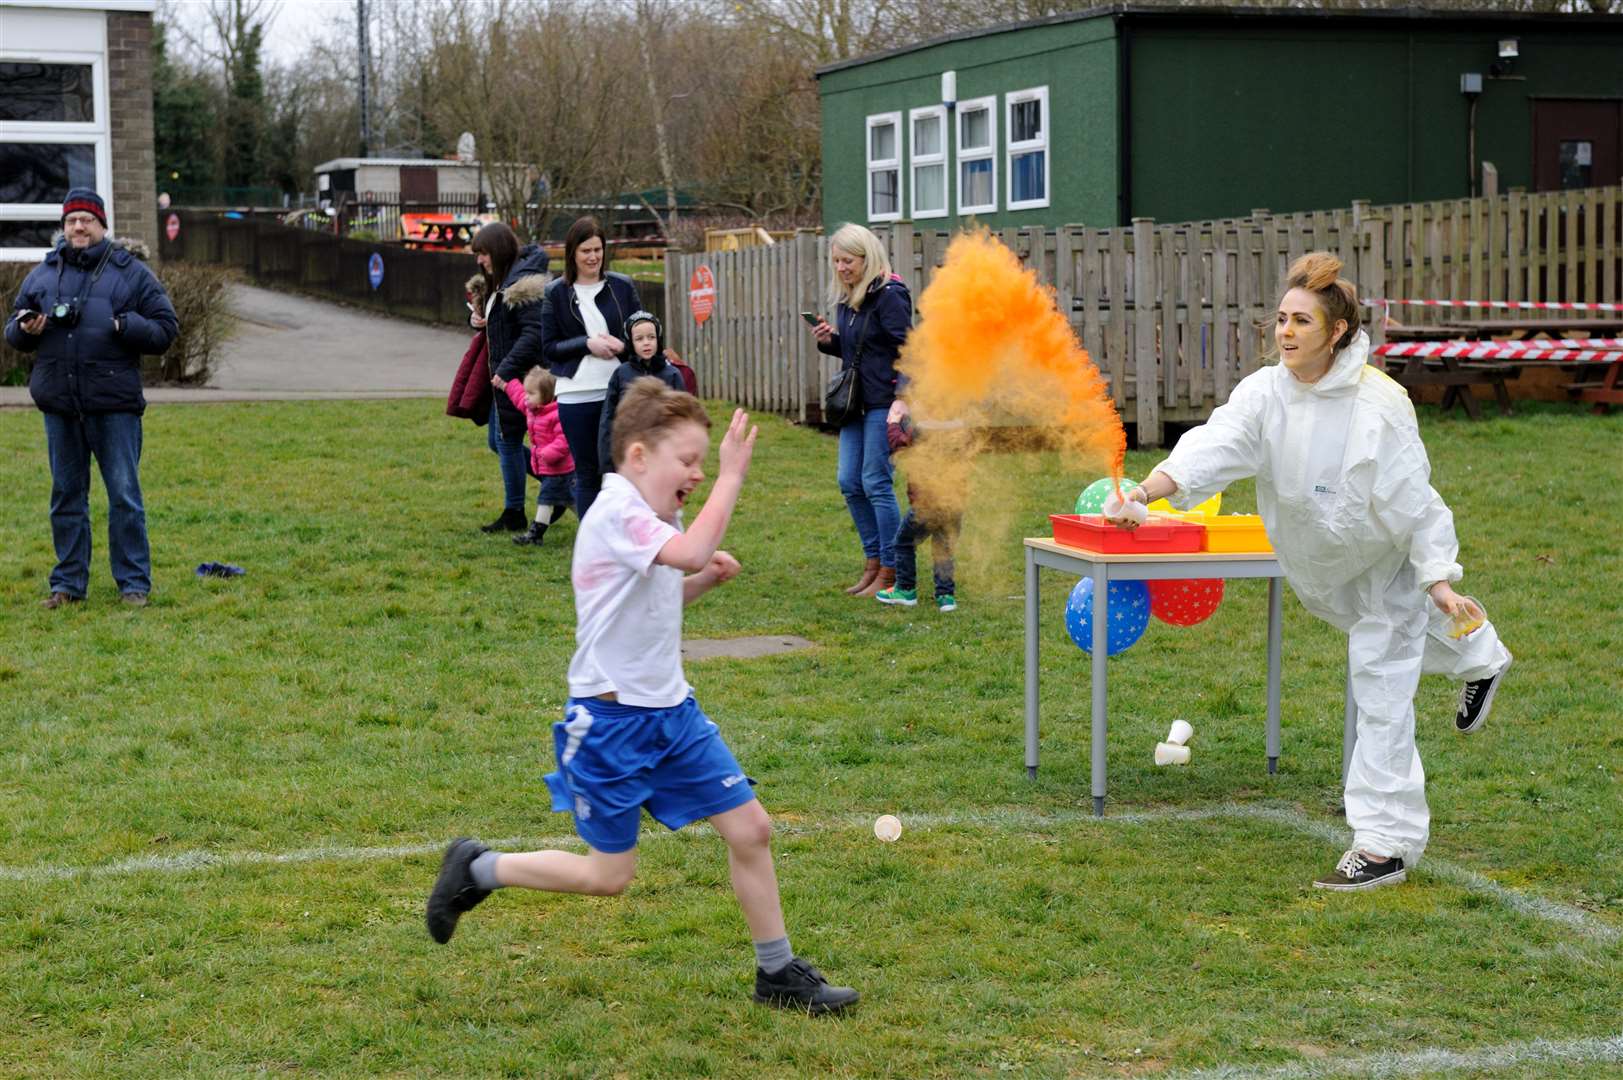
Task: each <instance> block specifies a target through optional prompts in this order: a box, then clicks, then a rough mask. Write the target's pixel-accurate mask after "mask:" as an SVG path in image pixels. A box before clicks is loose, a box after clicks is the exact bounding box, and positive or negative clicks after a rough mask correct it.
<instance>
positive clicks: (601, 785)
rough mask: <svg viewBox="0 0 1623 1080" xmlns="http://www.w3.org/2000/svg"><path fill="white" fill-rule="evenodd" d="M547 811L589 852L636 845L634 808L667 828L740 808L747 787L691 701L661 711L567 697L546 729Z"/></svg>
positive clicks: (716, 733)
mask: <svg viewBox="0 0 1623 1080" xmlns="http://www.w3.org/2000/svg"><path fill="white" fill-rule="evenodd" d="M552 740H553V749H554V751H555V752H556V754H557V756H558V771H557V772H555V773H549V774H548V776H547V787H548V788H550V789H551V790H552V808H553V810H555V811H558V812H560V813H562V812H563V811H566V810H567V811H569V812H571V813H573V814H574V815H575V831H576V832H577V833H579V834H580V838H581V839H582V840H584V841H586V842H587V843H588V844H590V845H591V846H592V847H593V848H594V849H595V850H597V851H602V852H607V853H609V854H613V853H615V852H621V851H630V850H631V849H632V848H634V847H636V846H637V829H638V826H639V825H640V824H641V818H642V808H643V807H644V806H646V807H648V812H649V813H650V814H652V815H653V816H654V819H655V820H656V821H658V822H659V823H660V824H661V825H664V826H665V827H666V828H667V829H673V830H674V829H680V828H681V827H682V826H684V825H686V824H688V823H689V822H693V821H698V820H699V819H700V818H707V817H710V816H711V815H713V814H720V813H722V812H724V811H727V810H732V809H734V808H736V807H739V806H743V805H744V804H745V803H747V802H749V801H750V800H751V799H753V798H755V792H753V791H751V790H750V787H751V785H753V784H754V783H755V781H754V780H751V779H750V778H749V777H748V776H745V775H744V770H743V769H741V768H739V765H738V759H737V758H735V757H733V752H732V751H731V750H729V749H727V744H726V743H724V742H722V741H721V731H720V729H718V728H717V727H716V725H715V722H714V721H713V720H711V719H710V718H709V717H708V716H706V715H705V714H704V713H703V712H702V711H701V710H700V709H699V706H698V705H697V704H696V703H695V702H694V700H693V698H692V696H689V697H688V699H687V700H686V701H684V702H682V704H680V705H676V706H672V707H671V708H669V709H648V708H642V707H640V706H637V705H621V704H619V703H618V702H613V701H603V700H601V699H599V698H570V699H569V703H568V704H567V705H565V706H564V718H563V720H561V721H559V722H558V723H556V724H553V725H552Z"/></svg>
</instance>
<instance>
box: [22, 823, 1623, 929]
mask: <svg viewBox="0 0 1623 1080" xmlns="http://www.w3.org/2000/svg"><path fill="white" fill-rule="evenodd" d="M1235 819H1238V820H1249V821H1262V822H1267V823H1269V824H1273V825H1280V826H1284V827H1285V828H1288V829H1291V830H1292V831H1294V832H1298V833H1302V834H1305V835H1307V836H1311V837H1313V838H1314V839H1316V840H1322V841H1324V842H1325V843H1328V844H1330V845H1332V846H1335V845H1337V844H1343V843H1346V842H1347V841H1348V830H1347V828H1346V826H1344V825H1336V824H1332V823H1330V822H1327V821H1316V820H1314V819H1313V818H1310V817H1308V816H1307V815H1305V814H1303V813H1301V812H1300V811H1297V810H1293V809H1287V808H1284V807H1279V806H1267V805H1248V804H1242V803H1219V804H1217V805H1215V806H1204V807H1196V808H1194V809H1189V810H1146V811H1127V812H1124V813H1120V814H1112V815H1110V816H1109V817H1104V818H1096V817H1094V816H1093V814H1092V812H1091V811H1089V810H1085V809H1080V810H1058V811H1051V812H1039V811H1025V810H982V811H974V810H971V811H966V812H963V813H956V814H908V815H905V817H904V819H903V820H904V823H905V824H906V825H907V826H908V827H909V828H928V827H930V826H932V825H937V826H964V825H970V826H981V827H987V828H1002V829H1009V828H1015V829H1020V828H1026V829H1045V828H1052V827H1054V826H1056V825H1067V826H1088V827H1099V826H1113V825H1140V824H1145V823H1149V822H1164V821H1211V820H1235ZM871 824H872V821H871V819H870V818H868V817H865V816H864V817H854V816H853V817H842V818H838V819H833V820H825V821H821V822H818V821H807V820H805V819H800V820H796V821H785V820H778V821H775V822H774V823H773V825H774V828H775V829H777V831H779V832H782V833H789V834H795V833H818V832H826V831H829V830H831V829H844V828H848V827H857V828H862V829H867V828H869V827H870V826H871ZM675 835H677V834H674V833H670V832H667V831H666V830H664V829H648V830H645V831H644V832H643V834H642V836H641V838H640V840H641V842H643V843H646V842H648V841H649V840H651V839H660V838H665V837H671V836H675ZM576 843H578V840H577V838H576V837H575V836H574V835H573V834H559V835H555V836H541V837H507V838H504V839H499V840H493V841H490V845H491V846H492V847H494V848H498V849H502V848H505V849H507V850H525V851H527V850H534V849H535V848H539V847H569V846H573V845H574V844H576ZM444 848H445V842H444V841H433V842H430V843H422V844H402V845H397V846H388V847H315V848H303V849H300V850H296V851H284V852H273V851H224V852H216V851H180V852H175V853H174V854H170V855H147V856H140V857H137V858H131V859H121V860H119V861H118V862H111V863H103V864H100V865H95V866H65V865H60V864H57V865H50V864H47V865H43V866H0V881H21V882H40V881H67V880H71V879H73V878H79V877H117V876H120V875H125V874H143V873H188V872H191V871H195V870H208V869H212V868H214V867H224V866H279V865H287V864H294V863H311V862H374V861H380V860H383V859H401V858H408V857H412V856H417V855H430V854H437V853H439V852H440V851H443V850H444ZM1420 865H1421V866H1422V867H1424V869H1425V871H1426V872H1427V873H1429V874H1433V875H1435V876H1437V877H1439V878H1441V879H1443V880H1444V881H1447V882H1449V883H1451V884H1453V885H1457V886H1459V887H1460V888H1462V889H1464V890H1466V891H1467V892H1473V893H1477V894H1479V895H1482V896H1486V897H1488V898H1490V899H1492V900H1494V901H1495V902H1497V903H1499V904H1501V905H1503V906H1504V907H1507V908H1509V909H1510V910H1512V911H1515V912H1517V913H1519V914H1522V915H1526V916H1527V917H1529V918H1532V919H1538V920H1541V921H1544V922H1549V923H1555V924H1556V925H1558V926H1564V927H1566V928H1567V929H1569V930H1572V931H1574V932H1576V933H1578V934H1580V935H1581V936H1583V937H1585V938H1588V939H1590V940H1591V941H1597V942H1604V943H1608V944H1610V943H1613V942H1616V941H1617V940H1619V939H1620V938H1623V930H1619V929H1618V928H1617V927H1613V926H1609V925H1607V924H1605V923H1603V922H1600V921H1598V920H1597V919H1595V918H1594V917H1593V916H1591V915H1590V914H1589V913H1588V912H1586V911H1584V910H1582V909H1581V908H1575V907H1571V906H1569V905H1567V904H1562V903H1558V902H1557V901H1554V900H1547V899H1544V898H1543V897H1539V896H1528V895H1526V894H1524V893H1519V892H1517V891H1515V890H1514V889H1510V888H1507V887H1505V886H1504V885H1501V884H1499V883H1498V882H1497V881H1494V880H1493V879H1492V878H1489V877H1487V876H1486V875H1484V874H1480V873H1478V872H1477V871H1475V870H1468V869H1466V868H1465V867H1462V866H1456V865H1454V864H1453V863H1450V862H1448V861H1447V860H1446V859H1438V858H1434V857H1430V856H1428V857H1427V858H1425V859H1424V860H1423V861H1422V862H1421V864H1420Z"/></svg>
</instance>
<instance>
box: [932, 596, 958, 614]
mask: <svg viewBox="0 0 1623 1080" xmlns="http://www.w3.org/2000/svg"><path fill="white" fill-rule="evenodd" d="M935 606H936V610H937V611H939V612H941V613H942V614H943V615H945V614H946V613H947V612H949V611H957V610H958V598H957V597H955V596H953V595H952V593H948V594H947V595H945V596H938V597H936V598H935Z"/></svg>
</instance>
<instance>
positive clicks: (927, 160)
mask: <svg viewBox="0 0 1623 1080" xmlns="http://www.w3.org/2000/svg"><path fill="white" fill-rule="evenodd" d="M925 119H934V120H935V122H936V123H937V124H938V125H939V130H940V132H941V149H940V150H939V151H937V152H936V153H934V154H921V153H919V152H918V148H917V147H915V146H914V145H913V125H914V124H916V123H918V122H919V121H920V120H925ZM907 141H908V147H907V148H908V150H909V151H911V153H912V158H911V160H910V161H909V162H908V168H909V170H911V171H910V172H909V173H908V179H909V180H910V181H911V183H910V185H909V192H908V194H909V195H910V196H911V198H912V207H913V219H914V220H915V221H917V220H920V219H923V218H944V217H946V216H947V215H948V214H949V213H951V210H949V209H948V208H949V207H951V206H952V176H951V175H950V174H949V173H948V171H947V158H948V154H947V147H948V146H950V145H951V142H952V132H951V131H950V130H949V129H948V126H947V107H946V106H945V105H928V106H926V107H924V108H922V109H913V110H911V111H910V112H909V113H908V114H907ZM920 169H940V170H941V206H940V207H939V208H938V209H934V210H931V209H922V210H921V209H920V208H919V202H918V199H919V183H918V170H920Z"/></svg>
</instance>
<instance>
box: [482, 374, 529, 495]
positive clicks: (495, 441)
mask: <svg viewBox="0 0 1623 1080" xmlns="http://www.w3.org/2000/svg"><path fill="white" fill-rule="evenodd" d="M486 427H487V428H488V430H487V432H486V436H487V441H488V444H489V446H490V452H491V453H493V454H495V455H496V460H497V461H499V462H500V463H501V467H502V496H503V502H502V506H503V507H505V508H506V509H508V510H517V511H518V512H519V513H521V514H522V513H524V478H525V477H527V476H529V475H530V451H529V450H528V449H526V448H525V446H524V437H523V436H522V435H521V436H519V437H518V438H516V439H512V440H508V439H506V438H504V437H503V436H502V422H501V416H500V415H499V414H498V413H497V411H496V399H495V398H491V399H490V423H489V424H488V425H486Z"/></svg>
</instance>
